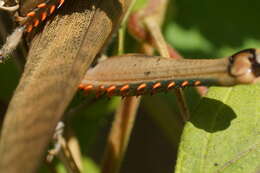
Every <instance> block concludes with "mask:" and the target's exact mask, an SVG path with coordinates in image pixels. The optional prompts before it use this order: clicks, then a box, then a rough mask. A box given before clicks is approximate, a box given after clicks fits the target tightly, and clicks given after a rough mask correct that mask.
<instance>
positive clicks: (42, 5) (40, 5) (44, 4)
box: [37, 3, 47, 8]
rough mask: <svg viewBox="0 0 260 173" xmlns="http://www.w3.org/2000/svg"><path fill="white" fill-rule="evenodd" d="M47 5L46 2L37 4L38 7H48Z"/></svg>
mask: <svg viewBox="0 0 260 173" xmlns="http://www.w3.org/2000/svg"><path fill="white" fill-rule="evenodd" d="M46 5H47V4H46V3H41V4H39V5H37V7H38V8H44V7H46Z"/></svg>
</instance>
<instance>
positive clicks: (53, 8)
mask: <svg viewBox="0 0 260 173" xmlns="http://www.w3.org/2000/svg"><path fill="white" fill-rule="evenodd" d="M55 8H56V6H55V5H52V6H51V7H50V14H52V13H53V12H54V11H55Z"/></svg>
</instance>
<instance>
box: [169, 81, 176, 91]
mask: <svg viewBox="0 0 260 173" xmlns="http://www.w3.org/2000/svg"><path fill="white" fill-rule="evenodd" d="M175 85H176V83H175V82H170V83H169V84H168V86H167V89H168V90H170V89H172V88H173V87H175Z"/></svg>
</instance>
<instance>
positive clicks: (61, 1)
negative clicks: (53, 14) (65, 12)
mask: <svg viewBox="0 0 260 173" xmlns="http://www.w3.org/2000/svg"><path fill="white" fill-rule="evenodd" d="M64 2H65V0H60V2H59V6H58V8H59V7H60V6H62V5H63V4H64Z"/></svg>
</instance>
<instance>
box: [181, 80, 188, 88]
mask: <svg viewBox="0 0 260 173" xmlns="http://www.w3.org/2000/svg"><path fill="white" fill-rule="evenodd" d="M187 85H189V81H187V80H185V81H183V82H182V83H181V87H186V86H187Z"/></svg>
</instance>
